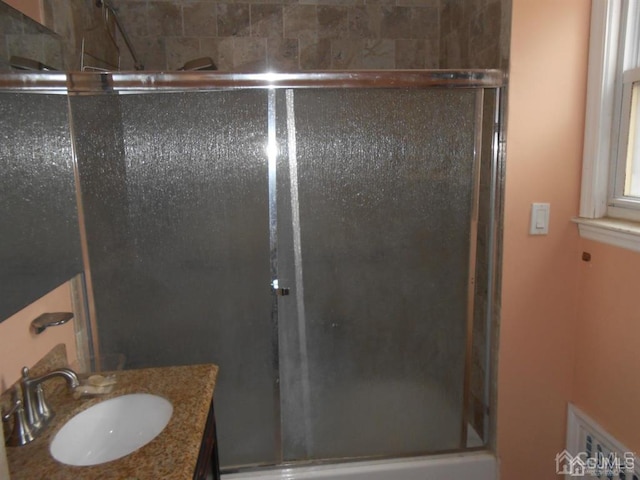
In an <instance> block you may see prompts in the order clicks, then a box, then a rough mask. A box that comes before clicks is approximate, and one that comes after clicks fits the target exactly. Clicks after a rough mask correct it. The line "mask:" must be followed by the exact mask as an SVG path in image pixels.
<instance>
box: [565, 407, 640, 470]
mask: <svg viewBox="0 0 640 480" xmlns="http://www.w3.org/2000/svg"><path fill="white" fill-rule="evenodd" d="M556 472H557V473H559V474H564V475H565V479H566V480H575V479H576V478H586V479H600V480H640V458H639V457H638V456H637V455H636V454H634V453H632V452H631V450H629V449H628V448H627V447H625V446H624V445H623V444H622V443H620V442H619V441H618V440H616V439H615V438H614V437H613V436H612V435H611V434H609V433H608V432H607V431H606V430H605V429H603V428H602V427H601V426H600V425H598V424H597V423H596V422H595V421H594V420H593V419H591V418H590V417H588V416H587V415H586V414H585V413H584V412H582V411H581V410H580V409H579V408H577V407H575V406H574V405H572V404H569V409H568V418H567V447H566V450H565V451H564V452H559V453H558V455H557V456H556Z"/></svg>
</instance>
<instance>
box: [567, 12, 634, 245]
mask: <svg viewBox="0 0 640 480" xmlns="http://www.w3.org/2000/svg"><path fill="white" fill-rule="evenodd" d="M639 3H640V2H638V0H592V11H591V34H590V43H589V77H588V86H587V112H586V121H585V140H584V159H583V171H582V191H581V197H580V214H579V215H580V216H579V217H578V218H576V219H574V221H575V222H576V223H578V226H579V228H580V234H581V235H582V236H583V237H585V238H589V239H592V240H596V241H600V242H605V243H609V244H613V245H617V246H620V247H623V248H628V249H631V250H635V251H640V202H639V201H638V200H637V199H632V198H629V197H624V195H622V192H623V186H624V185H623V184H624V171H621V170H622V168H625V167H626V149H627V143H628V140H627V139H628V131H629V121H628V119H629V115H628V106H627V105H626V103H625V102H626V101H627V100H628V101H629V102H630V96H628V95H625V94H624V88H623V75H624V73H625V71H628V70H629V69H632V68H635V67H639V66H640V58H639V56H640V21H639V20H638V17H639V16H638V12H639V11H640V10H638V9H640V5H639ZM627 77H629V74H627ZM625 115H626V116H625ZM623 119H624V120H623ZM623 162H624V167H621V165H623Z"/></svg>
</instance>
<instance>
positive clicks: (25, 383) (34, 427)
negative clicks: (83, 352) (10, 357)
mask: <svg viewBox="0 0 640 480" xmlns="http://www.w3.org/2000/svg"><path fill="white" fill-rule="evenodd" d="M57 377H61V378H64V379H65V380H66V381H67V385H68V386H69V388H71V389H73V388H76V387H77V386H79V385H80V382H79V381H78V376H77V375H76V373H75V372H74V371H73V370H71V369H69V368H59V369H57V370H53V371H51V372H49V373H45V374H44V375H42V376H40V377H35V378H30V377H29V369H28V368H27V367H23V368H22V379H21V380H20V388H21V389H22V403H23V406H24V411H25V415H26V419H27V423H28V425H29V428H30V429H31V431H32V432H34V433H36V432H37V431H38V430H40V429H41V428H42V427H44V426H45V425H46V424H47V423H49V421H50V420H51V419H52V418H53V415H54V413H53V411H52V410H51V409H50V408H49V406H48V405H47V402H46V399H45V398H44V390H43V389H42V383H43V382H45V381H47V380H49V379H51V378H57Z"/></svg>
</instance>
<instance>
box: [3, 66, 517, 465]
mask: <svg viewBox="0 0 640 480" xmlns="http://www.w3.org/2000/svg"><path fill="white" fill-rule="evenodd" d="M505 87H506V78H505V75H504V73H503V72H502V71H499V70H424V71H415V70H414V71H361V72H317V73H316V72H314V73H256V74H232V73H219V72H172V73H142V72H135V73H133V72H131V73H116V72H114V73H87V72H73V73H69V74H57V73H56V74H52V73H43V74H41V73H35V74H34V73H19V74H6V75H0V92H4V91H12V92H14V91H15V92H29V93H47V94H51V93H55V94H63V95H80V96H82V95H96V94H110V95H128V94H144V93H160V92H196V91H213V90H228V89H235V90H237V89H265V90H268V123H269V124H268V137H269V138H268V142H269V147H268V149H267V152H266V156H267V163H268V175H269V179H268V184H269V201H268V202H269V228H270V233H269V239H270V257H271V276H272V285H271V287H272V298H273V301H272V314H271V318H272V342H273V348H274V356H273V360H272V366H273V369H274V375H275V377H276V378H277V379H278V380H279V376H280V375H279V371H280V364H279V355H278V352H279V340H278V332H279V327H278V311H277V310H278V295H277V294H278V293H282V291H281V290H280V288H281V287H283V285H279V284H278V277H277V276H278V251H277V243H278V219H277V181H276V165H277V159H278V155H280V154H285V155H287V156H290V155H291V152H290V151H289V152H278V151H277V147H275V144H276V103H277V102H276V90H281V89H285V90H287V94H286V95H289V93H288V92H290V91H295V90H297V89H338V88H339V89H356V88H357V89H432V88H436V89H474V90H476V91H477V92H478V93H477V101H476V123H475V125H476V146H475V152H474V194H473V198H474V205H473V206H472V212H474V214H473V215H472V225H471V229H470V231H471V241H470V245H469V259H470V262H469V263H470V265H469V283H468V292H469V296H468V300H469V304H468V307H467V310H468V315H467V332H468V337H467V348H466V360H465V378H464V407H463V412H464V415H463V416H464V418H463V422H462V424H463V429H462V432H461V444H460V450H463V449H465V443H464V442H465V439H466V433H467V432H466V426H467V424H468V421H469V418H468V415H469V408H468V402H469V389H470V382H471V374H470V369H471V362H472V359H471V347H472V345H471V343H472V338H471V332H472V323H473V321H474V318H473V311H474V308H473V296H474V295H473V286H474V278H473V277H474V273H473V272H475V262H476V254H477V252H476V247H477V211H478V192H479V188H480V187H479V179H478V175H479V173H478V170H479V163H480V162H481V161H486V159H481V153H480V151H481V146H482V145H481V144H482V138H481V137H482V136H481V130H482V129H481V127H482V121H483V118H482V115H483V110H484V107H483V95H484V92H485V91H487V90H493V91H495V98H496V106H495V111H494V132H492V138H493V143H492V147H491V158H490V159H489V162H490V169H491V187H490V188H491V191H490V195H491V198H490V212H489V216H490V226H489V239H488V251H489V266H488V267H489V269H488V279H487V284H488V295H487V306H486V316H485V317H486V318H485V321H486V327H485V328H486V332H487V333H486V336H487V338H486V351H485V357H486V358H485V387H484V393H485V398H484V399H483V403H484V407H485V408H486V412H495V408H494V405H493V403H494V402H495V392H494V391H493V390H494V389H495V387H494V385H495V371H496V369H495V361H496V358H495V355H494V353H493V349H495V347H494V346H493V343H492V339H493V333H492V332H494V331H495V325H496V324H497V322H498V312H499V290H500V284H499V271H498V262H499V259H500V257H501V251H502V240H501V229H502V222H503V214H502V211H503V208H502V201H503V200H502V199H503V189H504V103H505V102H504V100H505ZM287 98H289V97H287ZM287 106H288V103H287ZM288 110H289V109H288V107H287V111H286V112H284V113H285V115H292V114H293V109H291V111H288ZM71 135H72V142H74V141H75V139H74V138H73V135H74V132H73V130H72V131H71ZM272 145H273V147H272ZM289 148H291V145H289ZM294 155H295V152H294ZM76 171H77V167H76ZM292 181H293V180H292ZM76 189H77V198H78V203H79V216H80V218H79V223H80V231H81V243H82V251H83V252H82V253H83V260H84V263H85V276H86V277H90V276H91V267H90V265H89V258H88V254H87V251H88V245H87V238H86V231H85V224H84V218H83V206H82V194H81V191H80V183H79V181H78V178H77V174H76ZM294 221H295V219H294ZM298 221H299V219H298ZM298 243H299V239H298ZM298 246H299V245H298ZM294 254H295V252H294ZM85 281H86V292H85V301H86V304H87V309H88V311H89V312H90V314H89V315H88V316H89V319H88V320H87V323H88V325H87V330H88V331H89V332H91V337H92V344H91V346H90V350H91V353H92V354H97V353H98V349H99V339H98V338H97V324H96V322H97V318H96V314H95V304H94V301H93V292H92V289H91V280H90V278H85ZM277 383H278V382H277ZM274 397H275V400H276V401H275V405H276V408H277V412H274V413H275V418H281V411H280V405H281V399H280V389H279V386H277V385H276V387H275V388H274ZM487 418H489V419H491V421H487V420H485V421H486V422H487V423H486V428H485V435H484V437H485V438H484V443H485V446H491V445H492V444H493V442H494V438H495V418H494V417H493V416H490V415H488V413H487V415H486V416H485V419H487ZM275 431H276V432H277V433H276V436H277V438H276V439H275V444H276V446H277V448H278V450H279V453H278V454H277V455H276V458H277V460H276V462H274V463H273V464H271V463H269V464H268V465H282V464H287V463H286V462H283V452H282V444H283V442H282V426H281V425H280V424H278V425H276V426H275ZM456 451H458V450H456ZM425 453H430V452H425ZM412 455H413V454H412ZM377 458H384V457H377ZM329 461H334V460H331V459H328V460H326V461H324V460H321V461H317V462H314V463H326V462H329ZM296 463H297V462H293V463H289V464H296Z"/></svg>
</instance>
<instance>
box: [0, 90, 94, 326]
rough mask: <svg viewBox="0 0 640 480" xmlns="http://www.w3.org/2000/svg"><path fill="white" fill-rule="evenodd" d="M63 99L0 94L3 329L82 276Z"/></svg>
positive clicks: (0, 306)
mask: <svg viewBox="0 0 640 480" xmlns="http://www.w3.org/2000/svg"><path fill="white" fill-rule="evenodd" d="M68 117H69V114H68V99H67V97H66V95H42V94H33V93H31V94H30V93H2V94H0V137H1V139H0V169H1V171H2V175H0V228H1V231H2V235H0V321H3V320H5V319H6V318H8V317H9V316H11V315H13V314H14V313H16V312H17V311H19V310H21V309H22V308H24V307H25V306H27V305H28V304H30V303H32V302H33V301H34V300H37V299H38V298H40V297H41V296H42V295H44V294H45V293H47V292H49V291H51V290H52V289H53V288H55V287H57V286H58V285H60V284H62V283H64V282H65V281H67V280H69V279H70V278H72V277H73V276H75V275H76V274H78V273H80V272H82V270H83V265H82V253H81V248H80V229H79V226H78V211H77V205H76V187H75V175H74V161H73V151H72V147H71V138H70V132H69V118H68Z"/></svg>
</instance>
